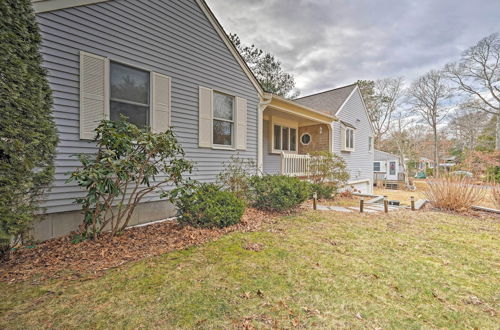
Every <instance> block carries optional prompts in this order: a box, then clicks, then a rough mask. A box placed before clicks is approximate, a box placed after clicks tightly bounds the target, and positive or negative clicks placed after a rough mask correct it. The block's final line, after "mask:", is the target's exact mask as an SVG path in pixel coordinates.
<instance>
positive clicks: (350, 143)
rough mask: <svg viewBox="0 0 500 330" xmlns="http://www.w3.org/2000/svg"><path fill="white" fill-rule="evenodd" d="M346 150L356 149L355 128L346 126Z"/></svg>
mask: <svg viewBox="0 0 500 330" xmlns="http://www.w3.org/2000/svg"><path fill="white" fill-rule="evenodd" d="M344 150H348V151H352V150H354V129H353V128H350V127H345V128H344Z"/></svg>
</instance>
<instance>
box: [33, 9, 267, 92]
mask: <svg viewBox="0 0 500 330" xmlns="http://www.w3.org/2000/svg"><path fill="white" fill-rule="evenodd" d="M107 1H112V0H31V2H32V4H33V9H34V10H35V13H43V12H48V11H54V10H59V9H65V8H71V7H78V6H86V5H92V4H96V3H101V2H107ZM194 1H196V3H197V4H198V6H199V7H200V8H201V10H202V11H203V13H204V14H205V16H206V17H207V19H208V20H209V21H210V24H211V25H212V26H213V28H214V29H215V31H216V32H217V34H218V35H219V36H220V38H221V39H222V41H223V42H224V44H225V45H226V46H227V48H228V49H229V51H230V52H231V54H232V55H233V56H234V58H235V59H236V61H237V62H238V64H239V65H240V67H241V69H242V70H243V72H244V73H245V74H246V75H247V77H248V79H250V81H251V82H252V84H253V85H254V87H255V89H256V90H257V92H258V93H259V95H263V94H264V90H263V89H262V86H261V85H260V83H259V81H258V80H257V78H256V77H255V75H254V74H253V73H252V71H251V70H250V68H249V67H248V65H247V64H246V62H245V60H244V59H243V57H242V56H241V54H240V53H239V52H238V50H237V49H236V47H235V46H234V45H233V43H232V42H231V40H229V37H228V35H227V34H226V32H225V31H224V29H223V28H222V26H221V25H220V23H219V21H218V20H217V18H216V17H215V15H214V14H213V12H212V11H211V10H210V8H209V7H208V5H207V3H206V2H205V0H194Z"/></svg>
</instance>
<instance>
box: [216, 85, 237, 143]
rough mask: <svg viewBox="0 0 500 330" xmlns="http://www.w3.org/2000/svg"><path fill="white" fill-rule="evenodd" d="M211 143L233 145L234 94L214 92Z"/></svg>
mask: <svg viewBox="0 0 500 330" xmlns="http://www.w3.org/2000/svg"><path fill="white" fill-rule="evenodd" d="M213 100H214V105H213V107H214V108H213V109H214V114H213V144H214V145H221V146H228V147H231V146H233V144H234V143H233V141H234V139H233V135H234V96H230V95H226V94H222V93H218V92H214V93H213Z"/></svg>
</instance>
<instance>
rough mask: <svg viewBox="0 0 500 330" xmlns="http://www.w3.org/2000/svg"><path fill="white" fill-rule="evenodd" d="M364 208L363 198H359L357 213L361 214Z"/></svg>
mask: <svg viewBox="0 0 500 330" xmlns="http://www.w3.org/2000/svg"><path fill="white" fill-rule="evenodd" d="M364 206H365V198H364V197H361V199H360V200H359V213H363V209H364Z"/></svg>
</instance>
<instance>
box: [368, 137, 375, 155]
mask: <svg viewBox="0 0 500 330" xmlns="http://www.w3.org/2000/svg"><path fill="white" fill-rule="evenodd" d="M374 146H375V143H374V139H373V136H369V137H368V148H369V149H368V152H373V149H374Z"/></svg>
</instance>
